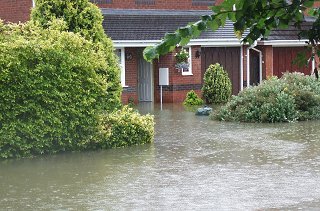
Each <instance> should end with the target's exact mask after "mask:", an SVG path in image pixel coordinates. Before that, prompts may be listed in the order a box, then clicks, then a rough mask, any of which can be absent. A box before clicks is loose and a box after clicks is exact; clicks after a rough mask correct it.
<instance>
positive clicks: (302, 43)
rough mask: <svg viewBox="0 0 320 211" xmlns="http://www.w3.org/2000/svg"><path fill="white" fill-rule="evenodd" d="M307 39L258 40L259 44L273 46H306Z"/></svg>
mask: <svg viewBox="0 0 320 211" xmlns="http://www.w3.org/2000/svg"><path fill="white" fill-rule="evenodd" d="M307 41H308V40H270V41H268V40H264V41H259V42H258V43H259V45H272V46H273V47H299V46H307V45H308V44H307V43H306V42H307Z"/></svg>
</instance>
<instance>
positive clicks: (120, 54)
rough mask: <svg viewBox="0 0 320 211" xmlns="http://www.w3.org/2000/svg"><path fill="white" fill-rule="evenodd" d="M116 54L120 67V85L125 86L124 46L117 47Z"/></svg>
mask: <svg viewBox="0 0 320 211" xmlns="http://www.w3.org/2000/svg"><path fill="white" fill-rule="evenodd" d="M115 53H116V55H117V56H118V59H119V60H118V62H119V64H120V69H121V85H122V87H125V86H126V67H125V52H124V48H117V49H116V50H115Z"/></svg>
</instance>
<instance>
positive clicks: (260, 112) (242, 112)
mask: <svg viewBox="0 0 320 211" xmlns="http://www.w3.org/2000/svg"><path fill="white" fill-rule="evenodd" d="M319 111H320V84H319V82H318V81H317V80H316V79H315V78H314V77H312V76H305V75H303V74H301V73H290V74H289V73H287V74H285V75H284V76H283V77H282V78H280V79H278V78H276V77H273V78H270V79H269V80H266V81H263V82H262V83H261V84H260V85H259V86H255V87H249V88H246V89H245V90H243V91H242V92H240V93H239V95H238V96H233V97H232V99H231V100H230V101H229V102H228V103H227V104H226V105H225V106H223V107H222V108H221V109H220V111H218V112H217V113H215V114H213V117H214V118H216V119H218V120H225V121H243V122H292V121H296V120H308V119H319V118H320V114H319Z"/></svg>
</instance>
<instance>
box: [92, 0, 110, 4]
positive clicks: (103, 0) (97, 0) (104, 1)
mask: <svg viewBox="0 0 320 211" xmlns="http://www.w3.org/2000/svg"><path fill="white" fill-rule="evenodd" d="M90 1H91V2H92V3H95V4H112V0H90Z"/></svg>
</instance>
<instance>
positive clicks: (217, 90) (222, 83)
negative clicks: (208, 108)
mask: <svg viewBox="0 0 320 211" xmlns="http://www.w3.org/2000/svg"><path fill="white" fill-rule="evenodd" d="M231 91H232V84H231V81H230V78H229V76H228V73H227V72H226V71H225V70H224V69H223V67H222V66H220V64H218V63H217V64H214V65H210V66H209V68H208V69H207V70H206V72H205V74H204V85H203V87H202V93H203V97H204V98H205V99H206V100H207V102H208V103H225V102H227V101H228V100H229V99H230V97H231Z"/></svg>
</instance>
